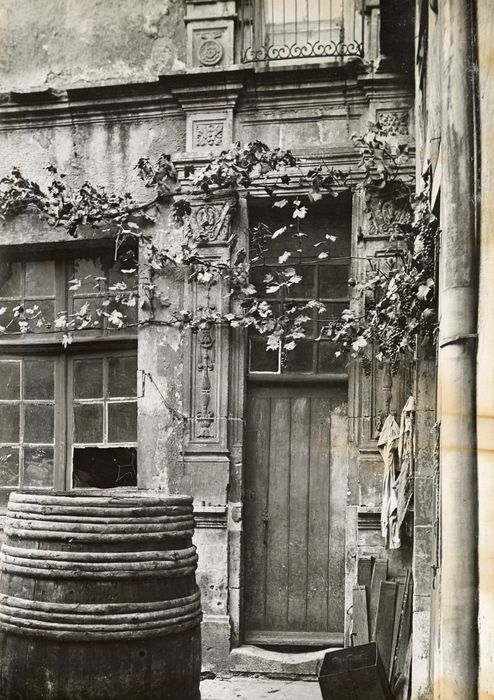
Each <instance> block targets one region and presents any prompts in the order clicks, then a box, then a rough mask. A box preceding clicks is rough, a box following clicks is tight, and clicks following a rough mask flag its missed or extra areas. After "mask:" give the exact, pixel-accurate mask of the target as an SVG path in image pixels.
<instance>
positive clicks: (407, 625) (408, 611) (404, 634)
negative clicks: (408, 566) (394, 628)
mask: <svg viewBox="0 0 494 700" xmlns="http://www.w3.org/2000/svg"><path fill="white" fill-rule="evenodd" d="M412 597H413V596H412V577H411V576H409V577H408V581H407V583H406V585H405V592H404V599H403V605H402V615H401V621H400V629H399V632H398V642H397V645H396V653H395V655H396V660H395V667H394V671H395V674H396V675H397V676H398V675H399V674H400V673H403V672H404V669H405V661H406V655H407V649H408V644H409V641H410V635H411V631H412Z"/></svg>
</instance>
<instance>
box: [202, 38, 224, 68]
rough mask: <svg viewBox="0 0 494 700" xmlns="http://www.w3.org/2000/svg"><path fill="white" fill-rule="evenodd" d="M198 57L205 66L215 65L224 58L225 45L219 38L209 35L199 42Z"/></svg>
mask: <svg viewBox="0 0 494 700" xmlns="http://www.w3.org/2000/svg"><path fill="white" fill-rule="evenodd" d="M197 58H198V59H199V61H200V63H202V65H203V66H215V65H217V64H218V63H219V62H220V61H221V59H222V58H223V46H222V45H221V44H220V42H219V41H218V39H217V38H213V37H208V38H205V39H204V41H203V42H202V43H201V44H199V48H198V49H197Z"/></svg>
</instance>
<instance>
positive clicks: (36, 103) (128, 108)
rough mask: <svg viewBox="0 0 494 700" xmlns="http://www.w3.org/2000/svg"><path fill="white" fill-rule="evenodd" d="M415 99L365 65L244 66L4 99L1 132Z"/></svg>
mask: <svg viewBox="0 0 494 700" xmlns="http://www.w3.org/2000/svg"><path fill="white" fill-rule="evenodd" d="M393 99H403V100H407V99H410V100H411V99H412V91H411V89H410V85H409V81H408V80H407V78H406V77H401V76H397V75H393V74H384V73H375V72H374V73H368V72H366V71H365V70H364V68H363V67H362V65H360V64H357V63H355V62H354V63H348V64H344V65H334V64H317V65H306V66H283V65H275V66H270V67H269V68H265V67H262V66H252V65H242V66H229V67H228V68H225V69H214V70H211V69H208V70H204V69H192V70H189V71H175V72H171V73H169V74H167V75H163V76H159V79H157V80H156V81H149V82H142V83H121V84H112V85H108V84H102V85H91V86H86V85H81V86H76V87H72V88H69V89H67V90H64V91H55V90H51V89H46V88H42V89H39V90H31V91H26V92H21V91H17V92H15V91H13V92H11V93H6V94H3V95H0V130H11V129H22V128H41V127H50V126H61V125H71V124H77V123H85V122H103V121H104V122H107V121H112V120H113V121H124V122H125V121H127V122H128V121H133V120H136V119H140V120H142V119H150V118H156V117H164V116H183V111H182V108H184V109H185V110H187V109H194V110H200V109H205V110H207V109H211V108H213V109H218V108H219V107H218V106H216V107H215V105H218V104H219V102H221V104H222V106H223V108H225V107H227V108H230V109H231V108H233V107H234V105H235V104H237V109H238V110H239V111H249V110H250V109H256V110H258V109H262V108H266V109H270V108H273V107H277V108H283V107H286V108H293V107H297V108H304V106H307V107H309V106H312V107H313V106H314V105H317V106H320V107H324V108H326V107H331V106H334V107H336V108H338V107H339V108H342V107H343V106H345V105H350V107H351V106H352V105H356V106H357V111H360V109H359V106H360V105H362V106H364V105H365V104H366V103H368V102H369V101H370V100H377V101H379V100H393Z"/></svg>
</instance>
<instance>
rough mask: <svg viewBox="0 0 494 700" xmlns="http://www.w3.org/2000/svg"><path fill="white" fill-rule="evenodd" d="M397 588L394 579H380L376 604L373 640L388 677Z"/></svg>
mask: <svg viewBox="0 0 494 700" xmlns="http://www.w3.org/2000/svg"><path fill="white" fill-rule="evenodd" d="M397 589H398V584H397V583H395V582H394V581H381V587H380V592H379V602H378V605H377V615H376V632H375V640H376V643H377V648H378V649H379V654H380V656H381V661H382V662H383V666H384V669H385V671H386V675H387V677H388V678H389V672H390V668H391V647H392V643H393V627H394V618H395V604H396V592H397Z"/></svg>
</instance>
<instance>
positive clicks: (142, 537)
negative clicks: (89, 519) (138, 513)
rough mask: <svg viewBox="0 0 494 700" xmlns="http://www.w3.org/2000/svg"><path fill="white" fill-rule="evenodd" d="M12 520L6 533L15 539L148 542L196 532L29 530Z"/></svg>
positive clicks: (186, 530)
mask: <svg viewBox="0 0 494 700" xmlns="http://www.w3.org/2000/svg"><path fill="white" fill-rule="evenodd" d="M10 522H11V521H9V520H7V522H6V524H5V527H4V533H5V535H6V536H7V537H11V538H13V539H24V540H26V539H27V540H58V541H67V542H91V543H93V542H99V543H102V542H105V543H111V542H148V541H149V540H166V539H168V538H175V537H176V538H180V539H186V538H188V537H192V535H193V534H194V530H193V527H192V526H191V527H187V528H184V529H178V528H177V527H175V529H174V530H165V531H163V529H161V528H160V529H159V530H158V531H156V532H149V531H148V532H137V533H136V532H135V531H131V532H121V533H118V534H117V533H111V532H110V533H108V531H107V530H106V531H102V532H75V531H71V530H65V531H63V530H45V529H43V530H35V529H33V530H28V529H20V528H15V527H12V526H11V524H10Z"/></svg>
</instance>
